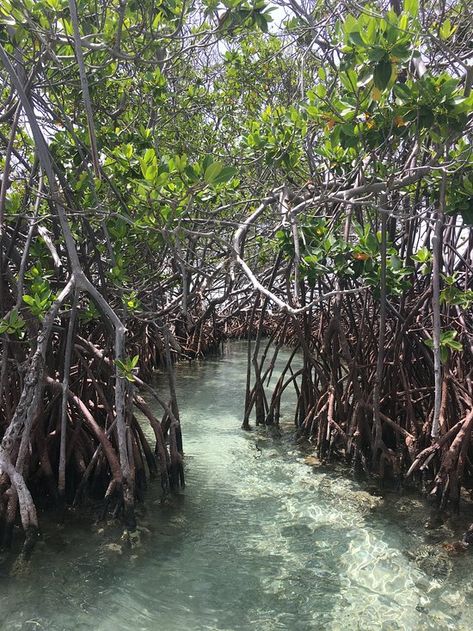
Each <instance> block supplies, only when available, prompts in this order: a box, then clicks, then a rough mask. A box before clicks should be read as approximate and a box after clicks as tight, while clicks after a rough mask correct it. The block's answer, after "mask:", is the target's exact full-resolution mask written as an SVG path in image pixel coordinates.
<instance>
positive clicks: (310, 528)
mask: <svg viewBox="0 0 473 631" xmlns="http://www.w3.org/2000/svg"><path fill="white" fill-rule="evenodd" d="M245 365H246V356H245V349H244V346H242V345H239V344H232V345H229V347H228V348H227V349H226V352H225V354H224V356H223V357H222V358H219V359H215V360H212V359H210V360H206V361H205V362H202V363H194V364H192V365H180V366H179V367H178V368H177V385H178V394H179V401H180V405H181V410H182V417H183V426H184V440H185V451H186V471H187V487H186V489H185V491H183V492H182V494H181V495H180V496H179V497H177V498H175V499H174V500H173V501H172V502H171V503H170V504H169V505H167V506H164V507H163V506H162V505H161V504H160V493H159V484H158V483H156V484H154V485H153V486H151V487H150V488H149V490H148V494H147V505H146V508H143V509H141V510H142V514H141V516H140V523H141V531H140V541H139V542H137V545H136V546H135V547H134V548H133V549H129V548H127V547H126V546H124V545H123V544H122V542H121V541H120V537H119V531H118V528H116V526H113V525H111V524H96V525H93V526H91V524H90V522H89V521H88V519H86V517H85V516H84V518H83V521H82V522H80V521H79V523H78V524H77V523H76V525H74V526H72V525H71V524H66V525H65V526H64V527H63V528H59V527H57V526H55V525H53V524H49V525H44V523H43V526H44V528H45V531H44V537H43V541H42V542H41V544H40V545H39V546H38V548H37V551H36V552H35V555H34V557H33V560H32V564H31V568H30V571H29V573H28V574H25V575H19V576H13V577H12V576H9V575H8V572H7V571H5V572H4V573H3V574H1V573H0V629H2V630H5V631H7V630H8V631H10V630H13V629H36V630H39V629H46V630H48V631H62V630H67V631H72V630H74V631H84V630H94V631H132V630H133V631H156V630H158V629H159V630H163V631H193V630H195V631H200V630H213V631H217V630H218V631H237V630H242V631H243V630H245V631H250V630H258V631H273V630H274V631H275V630H288V631H304V630H311V629H317V630H318V629H320V630H322V629H323V630H325V629H333V630H337V629H346V630H347V631H348V630H355V629H360V630H361V629H363V630H371V629H373V630H377V629H383V630H391V629H393V630H394V629H405V630H412V629H419V630H423V629H435V630H438V629H457V630H458V629H472V628H473V578H472V572H471V565H472V562H473V557H471V556H468V555H463V556H461V557H459V558H458V559H457V558H452V557H451V556H450V555H448V554H447V553H446V552H445V551H444V548H443V547H442V545H441V544H440V543H439V544H437V545H434V544H435V542H436V540H438V541H440V540H441V539H442V537H446V536H448V535H449V534H451V533H450V532H449V531H448V528H449V527H447V526H445V525H443V526H441V527H440V528H438V529H434V530H426V529H425V528H424V526H423V522H424V521H425V517H426V515H425V510H424V509H423V507H422V506H421V504H420V502H418V501H417V500H415V499H413V498H407V497H398V496H396V495H392V496H390V497H388V498H385V499H384V500H382V499H381V498H378V497H376V496H375V495H373V494H370V493H368V492H366V490H364V489H363V488H362V487H361V486H359V484H357V483H356V482H354V481H352V480H350V479H349V478H347V477H346V475H344V474H342V473H338V472H337V471H336V470H329V469H323V468H319V469H314V468H312V467H310V466H308V465H307V464H306V463H305V462H304V457H303V455H302V454H301V453H300V452H299V451H298V450H297V448H296V447H295V445H294V443H293V440H292V436H291V432H290V425H289V423H288V429H287V431H285V432H283V435H282V437H280V438H277V439H274V438H271V437H269V436H265V435H264V434H256V432H252V433H250V434H248V433H244V432H242V431H241V430H240V429H239V426H240V421H241V414H242V407H243V395H244V382H245ZM285 412H286V415H287V418H289V417H290V413H291V401H290V400H288V401H287V403H286V408H285ZM256 441H257V444H258V447H259V449H257V448H256ZM442 529H443V530H442Z"/></svg>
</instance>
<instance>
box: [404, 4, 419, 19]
mask: <svg viewBox="0 0 473 631" xmlns="http://www.w3.org/2000/svg"><path fill="white" fill-rule="evenodd" d="M404 11H405V12H406V13H409V15H411V16H412V17H413V18H415V17H417V15H418V13H419V0H404Z"/></svg>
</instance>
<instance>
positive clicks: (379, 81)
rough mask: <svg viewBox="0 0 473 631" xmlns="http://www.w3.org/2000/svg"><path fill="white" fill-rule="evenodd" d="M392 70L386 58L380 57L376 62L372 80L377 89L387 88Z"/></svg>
mask: <svg viewBox="0 0 473 631" xmlns="http://www.w3.org/2000/svg"><path fill="white" fill-rule="evenodd" d="M392 70H393V68H392V64H391V62H390V61H389V60H388V59H386V58H383V59H381V61H379V62H378V63H377V64H376V66H375V69H374V73H373V80H374V84H375V86H376V87H377V88H378V90H385V89H386V88H387V86H388V83H389V81H390V79H391V74H392Z"/></svg>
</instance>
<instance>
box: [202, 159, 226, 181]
mask: <svg viewBox="0 0 473 631" xmlns="http://www.w3.org/2000/svg"><path fill="white" fill-rule="evenodd" d="M222 170H223V164H222V163H221V162H212V163H211V164H209V166H208V167H207V168H206V169H205V173H204V180H205V181H206V183H207V184H214V183H215V179H216V178H217V176H218V175H219V174H220V173H221V172H222Z"/></svg>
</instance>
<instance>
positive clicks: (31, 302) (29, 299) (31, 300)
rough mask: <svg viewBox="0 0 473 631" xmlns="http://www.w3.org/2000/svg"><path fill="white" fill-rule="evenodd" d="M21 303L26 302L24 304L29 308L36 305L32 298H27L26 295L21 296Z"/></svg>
mask: <svg viewBox="0 0 473 631" xmlns="http://www.w3.org/2000/svg"><path fill="white" fill-rule="evenodd" d="M23 302H26V304H27V305H29V306H30V307H32V306H33V305H35V304H36V300H35V299H34V298H33V296H29V295H28V294H26V295H25V296H23Z"/></svg>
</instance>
